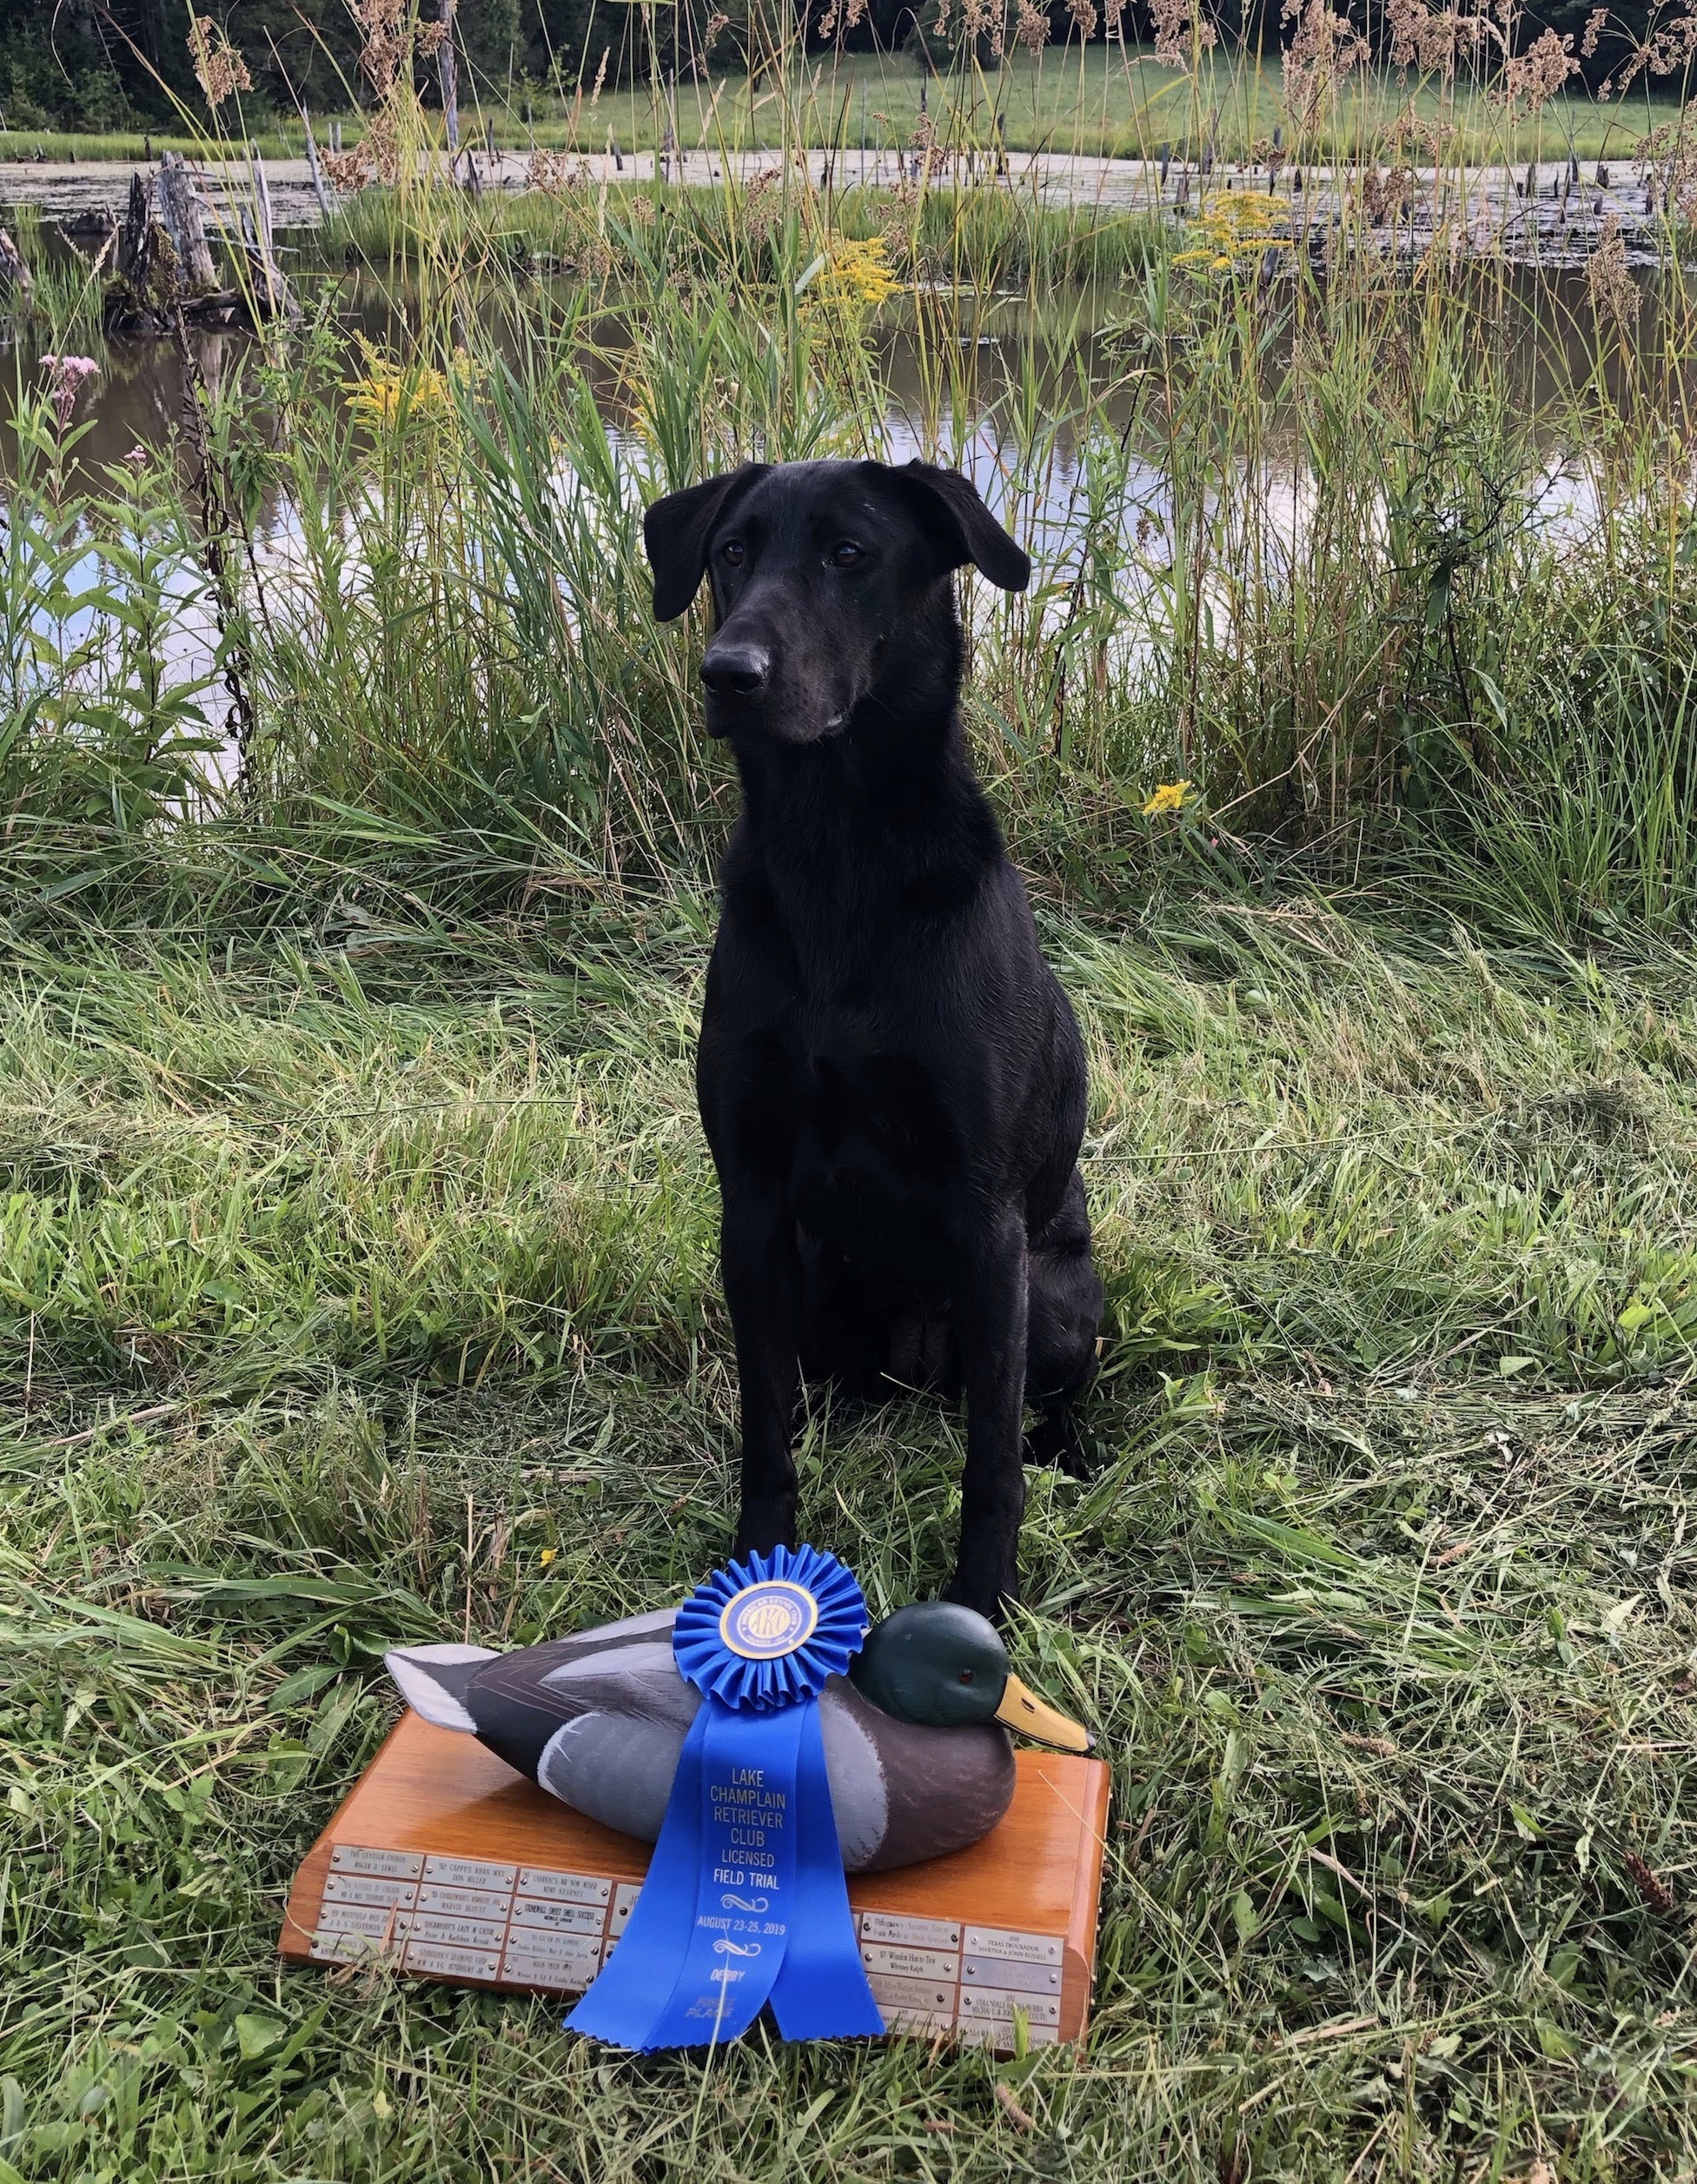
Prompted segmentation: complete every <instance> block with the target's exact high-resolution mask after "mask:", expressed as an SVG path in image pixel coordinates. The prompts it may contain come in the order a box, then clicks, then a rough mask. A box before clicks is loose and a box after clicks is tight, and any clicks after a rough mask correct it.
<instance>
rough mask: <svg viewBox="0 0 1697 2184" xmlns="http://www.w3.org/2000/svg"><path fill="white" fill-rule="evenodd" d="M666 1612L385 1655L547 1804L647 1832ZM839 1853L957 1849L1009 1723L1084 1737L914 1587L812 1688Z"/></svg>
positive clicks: (985, 1823)
mask: <svg viewBox="0 0 1697 2184" xmlns="http://www.w3.org/2000/svg"><path fill="white" fill-rule="evenodd" d="M676 1612H677V1611H676V1610H675V1609H672V1608H663V1609H660V1610H657V1611H656V1612H655V1613H653V1614H652V1615H645V1616H629V1617H627V1618H626V1620H625V1621H624V1622H622V1623H601V1624H600V1625H598V1626H597V1627H596V1628H594V1629H593V1630H580V1631H579V1632H577V1634H576V1635H575V1636H573V1637H569V1638H553V1639H550V1640H548V1641H547V1643H544V1644H542V1645H533V1646H526V1647H524V1648H523V1649H522V1650H520V1651H519V1652H517V1653H494V1652H491V1651H490V1650H488V1649H487V1647H484V1646H473V1645H420V1646H401V1647H399V1648H397V1649H396V1650H394V1652H392V1653H389V1654H388V1655H386V1656H385V1659H386V1661H387V1663H388V1670H389V1673H390V1675H391V1676H393V1677H394V1681H395V1683H396V1684H397V1685H398V1687H399V1688H400V1690H401V1696H403V1697H404V1698H405V1699H406V1701H407V1703H408V1705H409V1706H410V1707H412V1708H413V1709H414V1712H415V1713H418V1714H421V1715H422V1716H423V1717H424V1718H425V1720H426V1721H428V1722H434V1723H435V1724H436V1725H437V1727H438V1728H440V1729H459V1730H461V1731H462V1732H464V1733H465V1734H466V1735H467V1736H474V1737H476V1739H477V1740H478V1742H479V1743H481V1744H484V1745H486V1746H487V1748H488V1749H489V1750H490V1751H492V1752H494V1753H495V1754H496V1755H497V1756H498V1757H500V1758H501V1759H504V1760H505V1761H506V1762H507V1765H508V1766H509V1767H513V1768H515V1769H517V1770H518V1772H519V1773H520V1774H521V1775H525V1776H528V1777H529V1778H530V1780H531V1781H533V1782H536V1783H537V1784H538V1785H539V1786H540V1788H541V1789H545V1790H547V1792H548V1794H549V1795H550V1796H554V1797H557V1798H559V1800H560V1802H561V1804H564V1805H570V1806H571V1807H572V1809H573V1811H576V1812H580V1813H585V1814H587V1816H588V1817H589V1818H590V1819H592V1820H598V1821H600V1822H601V1824H602V1825H603V1826H604V1827H608V1828H616V1829H620V1831H621V1832H622V1833H623V1834H625V1835H635V1836H638V1837H639V1838H640V1839H641V1840H642V1841H644V1842H653V1841H654V1840H655V1838H656V1837H657V1836H658V1835H659V1834H660V1822H661V1820H662V1819H663V1818H664V1816H665V1813H666V1800H667V1798H668V1797H669V1796H670V1795H671V1790H672V1778H673V1775H675V1774H676V1772H677V1769H678V1755H679V1752H680V1751H681V1749H683V1742H684V1736H685V1733H686V1730H687V1729H688V1728H689V1725H690V1723H691V1722H692V1721H693V1719H694V1717H695V1711H696V1709H697V1707H698V1706H699V1704H700V1703H701V1699H700V1694H699V1692H698V1691H697V1690H696V1689H695V1687H694V1685H693V1684H692V1683H686V1681H685V1680H684V1678H683V1676H681V1675H679V1671H678V1665H677V1663H676V1662H675V1661H674V1660H673V1654H672V1624H673V1617H674V1616H675V1614H676ZM819 1720H820V1726H821V1728H822V1729H823V1732H824V1737H825V1771H826V1773H827V1774H828V1775H829V1776H830V1778H831V1801H832V1806H833V1807H834V1808H835V1811H836V1816H837V1835H838V1840H839V1842H840V1844H841V1846H842V1853H843V1864H844V1866H845V1868H846V1869H847V1870H848V1871H849V1872H851V1873H877V1872H882V1871H885V1870H887V1869H890V1868H892V1867H894V1866H905V1865H914V1864H917V1863H918V1862H919V1861H920V1860H921V1859H925V1858H938V1857H942V1856H943V1855H945V1853H947V1852H948V1851H951V1850H960V1849H965V1846H966V1845H967V1844H968V1843H970V1842H978V1838H979V1837H980V1836H981V1835H988V1834H989V1832H990V1830H991V1829H992V1828H993V1827H994V1826H995V1825H996V1823H997V1822H998V1820H999V1819H1000V1818H1001V1817H1002V1815H1003V1814H1004V1812H1005V1811H1006V1810H1007V1809H1008V1806H1009V1804H1010V1802H1011V1801H1012V1797H1013V1786H1014V1766H1013V1750H1012V1747H1011V1743H1010V1742H1009V1738H1008V1731H1009V1730H1010V1729H1012V1730H1014V1731H1016V1732H1017V1733H1018V1734H1019V1735H1020V1736H1030V1737H1034V1738H1036V1739H1037V1741H1038V1742H1040V1743H1046V1744H1053V1745H1057V1746H1059V1747H1060V1748H1061V1749H1064V1750H1067V1751H1075V1752H1084V1751H1088V1750H1089V1749H1090V1747H1091V1743H1092V1742H1093V1740H1092V1739H1091V1737H1090V1734H1089V1732H1088V1731H1087V1730H1085V1729H1082V1728H1080V1726H1079V1725H1078V1723H1076V1722H1071V1721H1069V1720H1068V1719H1067V1718H1066V1716H1064V1714H1057V1712H1056V1711H1055V1709H1054V1708H1053V1707H1051V1706H1046V1705H1045V1704H1044V1702H1043V1701H1042V1700H1041V1699H1040V1698H1038V1697H1037V1695H1036V1693H1035V1692H1033V1691H1030V1690H1028V1689H1026V1687H1025V1686H1024V1684H1023V1683H1021V1682H1020V1681H1019V1679H1018V1676H1014V1675H1012V1674H1011V1672H1010V1670H1009V1668H1008V1656H1007V1650H1006V1649H1005V1648H1004V1645H1003V1643H1002V1641H1001V1639H1000V1638H999V1637H998V1635H997V1633H996V1631H995V1630H994V1629H993V1627H992V1626H991V1624H990V1623H987V1622H986V1621H985V1620H984V1617H983V1616H980V1615H975V1614H974V1613H973V1611H972V1610H971V1609H970V1608H963V1607H960V1606H958V1605H957V1604H956V1603H954V1602H952V1601H946V1600H927V1601H919V1602H917V1603H915V1604H914V1605H912V1606H911V1607H907V1608H898V1610H896V1612H895V1613H894V1614H893V1615H892V1616H886V1617H885V1620H884V1621H883V1622H882V1623H876V1624H874V1625H873V1627H872V1630H870V1631H869V1632H868V1633H867V1635H866V1638H865V1643H864V1644H863V1646H862V1648H861V1650H860V1652H859V1653H858V1655H857V1656H855V1659H854V1661H853V1663H852V1665H851V1668H850V1671H849V1674H848V1676H846V1677H845V1676H832V1678H831V1679H830V1681H829V1682H828V1683H826V1684H825V1689H824V1690H823V1692H822V1693H821V1694H820V1698H819Z"/></svg>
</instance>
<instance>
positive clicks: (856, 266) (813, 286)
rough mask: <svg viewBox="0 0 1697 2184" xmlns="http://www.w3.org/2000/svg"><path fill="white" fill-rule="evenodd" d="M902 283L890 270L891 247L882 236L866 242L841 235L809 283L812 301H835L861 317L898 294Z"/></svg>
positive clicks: (810, 300)
mask: <svg viewBox="0 0 1697 2184" xmlns="http://www.w3.org/2000/svg"><path fill="white" fill-rule="evenodd" d="M900 288H901V283H900V282H899V281H898V280H897V278H896V276H895V275H894V274H893V273H892V271H891V270H890V262H889V246H888V244H887V243H886V242H885V240H884V237H883V236H868V237H867V239H866V240H865V242H852V241H850V240H849V239H848V238H847V237H839V240H838V241H837V242H833V243H832V246H831V249H830V251H829V254H828V255H827V257H826V261H825V264H824V265H822V266H821V267H820V268H819V271H818V273H816V274H815V275H814V276H813V278H812V282H810V283H809V285H808V291H807V297H808V302H810V303H814V304H827V305H830V304H834V305H835V306H836V307H837V308H838V309H839V310H846V311H848V312H850V313H851V314H852V315H856V316H858V315H859V314H860V313H861V312H863V311H875V310H877V309H878V306H879V304H881V303H887V302H889V301H890V298H891V297H892V295H896V294H897V293H898V291H899V289H900Z"/></svg>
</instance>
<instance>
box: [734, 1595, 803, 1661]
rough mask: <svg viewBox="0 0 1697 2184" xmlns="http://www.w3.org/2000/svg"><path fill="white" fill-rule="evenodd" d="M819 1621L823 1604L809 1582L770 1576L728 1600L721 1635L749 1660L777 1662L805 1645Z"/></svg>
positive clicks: (735, 1651) (735, 1650) (736, 1652)
mask: <svg viewBox="0 0 1697 2184" xmlns="http://www.w3.org/2000/svg"><path fill="white" fill-rule="evenodd" d="M818 1628H819V1602H818V1601H817V1600H815V1599H814V1597H813V1596H812V1593H811V1592H809V1591H808V1590H807V1589H806V1587H805V1585H798V1584H792V1583H789V1582H787V1581H786V1580H785V1579H782V1578H768V1579H767V1581H766V1583H765V1584H760V1585H745V1586H744V1588H743V1590H741V1591H740V1592H739V1593H736V1594H734V1595H733V1596H732V1598H730V1599H729V1600H727V1601H726V1603H725V1607H724V1610H723V1612H722V1613H721V1615H720V1616H719V1636H720V1637H721V1638H723V1639H724V1641H725V1643H726V1645H728V1646H729V1647H730V1649H731V1650H732V1653H735V1654H739V1655H740V1656H741V1657H742V1658H743V1659H744V1660H745V1661H776V1660H777V1659H778V1658H779V1656H781V1655H783V1654H786V1653H793V1652H794V1651H795V1650H796V1648H797V1647H798V1646H801V1645H805V1644H806V1643H807V1641H808V1639H809V1638H811V1637H812V1635H813V1633H814V1631H815V1630H817V1629H818Z"/></svg>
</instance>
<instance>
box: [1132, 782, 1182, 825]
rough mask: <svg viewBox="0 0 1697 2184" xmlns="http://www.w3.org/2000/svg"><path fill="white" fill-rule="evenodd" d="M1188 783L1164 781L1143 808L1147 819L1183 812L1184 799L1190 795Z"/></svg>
mask: <svg viewBox="0 0 1697 2184" xmlns="http://www.w3.org/2000/svg"><path fill="white" fill-rule="evenodd" d="M1189 793H1190V783H1189V782H1188V781H1163V782H1162V784H1161V786H1160V787H1159V788H1157V790H1156V792H1155V793H1154V795H1153V796H1151V797H1150V800H1149V801H1148V803H1147V804H1145V805H1144V806H1143V817H1144V818H1145V819H1154V818H1155V817H1157V814H1158V813H1162V812H1182V811H1183V808H1184V799H1185V797H1186V796H1187V795H1188V794H1189Z"/></svg>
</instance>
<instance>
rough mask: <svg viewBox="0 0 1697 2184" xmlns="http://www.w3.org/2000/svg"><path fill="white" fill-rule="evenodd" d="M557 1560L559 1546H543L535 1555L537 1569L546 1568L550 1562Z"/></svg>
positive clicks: (558, 1558)
mask: <svg viewBox="0 0 1697 2184" xmlns="http://www.w3.org/2000/svg"><path fill="white" fill-rule="evenodd" d="M559 1560H560V1550H559V1548H557V1547H545V1548H544V1549H543V1550H542V1551H541V1553H540V1555H539V1556H538V1557H536V1566H537V1568H538V1569H539V1570H546V1569H547V1566H548V1564H549V1563H551V1562H558V1561H559Z"/></svg>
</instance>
